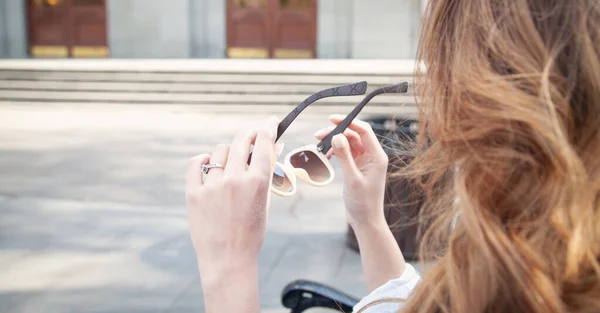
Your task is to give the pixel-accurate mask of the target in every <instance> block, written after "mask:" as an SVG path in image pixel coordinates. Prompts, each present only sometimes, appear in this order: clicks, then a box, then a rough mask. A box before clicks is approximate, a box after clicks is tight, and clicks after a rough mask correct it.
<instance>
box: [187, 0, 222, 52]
mask: <svg viewBox="0 0 600 313" xmlns="http://www.w3.org/2000/svg"><path fill="white" fill-rule="evenodd" d="M225 2H226V1H223V0H190V6H191V8H190V12H191V14H190V16H189V21H190V40H191V51H190V56H191V57H193V58H224V57H225V55H226V49H227V7H226V3H225Z"/></svg>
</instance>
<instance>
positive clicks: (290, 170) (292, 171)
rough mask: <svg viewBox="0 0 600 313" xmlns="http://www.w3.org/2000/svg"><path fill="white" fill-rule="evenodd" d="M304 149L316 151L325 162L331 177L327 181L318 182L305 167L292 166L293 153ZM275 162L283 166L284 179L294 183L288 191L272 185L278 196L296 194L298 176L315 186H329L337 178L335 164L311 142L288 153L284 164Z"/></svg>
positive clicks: (280, 166)
mask: <svg viewBox="0 0 600 313" xmlns="http://www.w3.org/2000/svg"><path fill="white" fill-rule="evenodd" d="M303 151H310V152H312V153H314V154H315V155H316V156H317V157H318V158H319V160H321V162H323V164H324V165H325V167H326V168H327V170H329V178H328V179H327V180H326V181H324V182H316V181H314V180H312V179H311V178H310V176H309V175H308V172H306V170H305V169H303V168H296V167H294V166H292V163H291V160H290V159H291V157H292V155H294V154H296V153H299V152H303ZM275 164H276V166H279V168H281V170H282V171H283V173H284V174H285V177H284V179H288V180H289V181H290V183H291V184H292V190H291V191H287V192H286V191H282V190H279V189H277V187H275V186H271V192H272V193H274V194H276V195H278V196H281V197H291V196H293V195H295V194H296V190H297V187H296V186H297V182H296V181H297V178H299V179H301V180H303V181H304V182H306V183H308V184H309V185H313V186H315V187H323V186H327V185H329V184H331V182H333V180H334V178H335V171H334V170H333V166H331V163H330V162H329V160H328V159H327V157H326V156H325V155H324V154H323V153H322V152H320V151H319V149H318V148H317V145H316V144H310V145H306V146H302V147H300V148H297V149H294V150H292V151H290V152H289V153H288V154H286V156H285V158H284V161H283V164H282V163H280V162H276V163H275Z"/></svg>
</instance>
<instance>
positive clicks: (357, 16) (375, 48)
mask: <svg viewBox="0 0 600 313" xmlns="http://www.w3.org/2000/svg"><path fill="white" fill-rule="evenodd" d="M353 2H354V7H353V18H352V23H353V24H352V25H353V26H352V44H351V52H350V57H351V58H355V59H369V58H378V59H386V58H389V59H398V58H399V59H412V58H414V57H415V55H416V50H417V44H418V36H419V24H420V20H421V11H422V5H423V4H422V1H421V0H404V1H398V0H369V1H363V0H354V1H353Z"/></svg>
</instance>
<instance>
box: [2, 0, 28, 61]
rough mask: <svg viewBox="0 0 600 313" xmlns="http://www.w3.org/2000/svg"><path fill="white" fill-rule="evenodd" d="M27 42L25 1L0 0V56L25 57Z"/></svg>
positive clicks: (26, 54)
mask: <svg viewBox="0 0 600 313" xmlns="http://www.w3.org/2000/svg"><path fill="white" fill-rule="evenodd" d="M27 42H28V41H27V3H26V1H25V0H10V1H9V0H3V1H0V58H26V57H27V56H28V52H27V50H28V43H27Z"/></svg>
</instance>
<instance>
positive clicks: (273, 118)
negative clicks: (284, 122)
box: [270, 115, 281, 124]
mask: <svg viewBox="0 0 600 313" xmlns="http://www.w3.org/2000/svg"><path fill="white" fill-rule="evenodd" d="M270 119H272V120H273V121H275V122H277V124H279V123H280V122H281V120H280V119H279V117H277V116H274V115H273V116H271V117H270Z"/></svg>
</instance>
